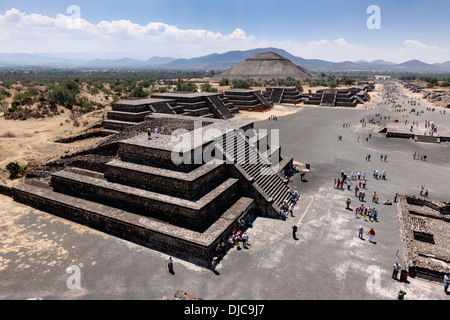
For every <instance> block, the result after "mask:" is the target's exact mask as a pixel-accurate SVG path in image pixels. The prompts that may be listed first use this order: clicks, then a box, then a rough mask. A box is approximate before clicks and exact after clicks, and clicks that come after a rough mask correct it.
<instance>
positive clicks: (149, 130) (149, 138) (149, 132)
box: [147, 128, 152, 140]
mask: <svg viewBox="0 0 450 320" xmlns="http://www.w3.org/2000/svg"><path fill="white" fill-rule="evenodd" d="M147 136H148V140H152V129H150V128H148V129H147Z"/></svg>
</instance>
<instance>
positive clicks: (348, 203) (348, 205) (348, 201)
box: [345, 198, 352, 209]
mask: <svg viewBox="0 0 450 320" xmlns="http://www.w3.org/2000/svg"><path fill="white" fill-rule="evenodd" d="M345 203H346V204H347V209H350V204H351V203H352V200H351V199H350V198H347V200H346V201H345Z"/></svg>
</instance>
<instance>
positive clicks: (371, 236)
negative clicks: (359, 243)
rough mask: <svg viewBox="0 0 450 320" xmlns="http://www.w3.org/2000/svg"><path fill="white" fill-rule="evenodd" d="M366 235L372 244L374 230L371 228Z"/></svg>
mask: <svg viewBox="0 0 450 320" xmlns="http://www.w3.org/2000/svg"><path fill="white" fill-rule="evenodd" d="M367 234H368V235H369V241H370V242H373V237H374V236H375V230H373V228H371V229H370V230H369V232H367Z"/></svg>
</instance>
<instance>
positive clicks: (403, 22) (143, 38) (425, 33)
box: [0, 0, 450, 63]
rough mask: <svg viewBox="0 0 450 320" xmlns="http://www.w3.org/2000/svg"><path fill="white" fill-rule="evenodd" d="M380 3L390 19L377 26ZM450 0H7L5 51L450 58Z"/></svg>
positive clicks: (1, 42)
mask: <svg viewBox="0 0 450 320" xmlns="http://www.w3.org/2000/svg"><path fill="white" fill-rule="evenodd" d="M371 5H376V6H378V7H379V8H380V29H369V28H368V27H367V20H368V19H369V18H370V17H371V13H368V12H367V9H368V8H369V6H371ZM449 14H450V1H447V0H431V1H427V2H423V1H418V0H411V1H408V3H407V4H405V1H388V0H375V1H374V0H371V1H367V0H361V1H355V0H340V1H325V0H319V1H304V0H280V1H278V2H277V5H276V6H275V5H273V2H269V1H265V0H262V1H255V0H246V1H242V0H227V1H219V0H215V1H211V0H185V1H177V0H164V1H157V0H150V1H146V2H140V1H136V0H129V1H127V2H122V1H117V0H111V1H96V2H92V1H87V0H79V1H76V2H75V1H66V0H63V1H55V0H43V1H40V2H39V3H36V2H35V1H31V0H16V1H10V0H6V1H2V2H1V3H0V30H2V32H1V33H0V46H1V49H0V52H1V53H19V52H20V53H52V54H57V55H60V56H63V57H70V58H72V59H73V58H80V59H84V58H90V59H95V58H101V59H108V58H109V59H118V58H124V57H129V58H135V59H149V58H151V57H153V56H161V57H172V58H192V57H198V56H204V55H207V54H213V53H224V52H227V51H232V50H249V49H254V48H263V47H276V48H280V49H284V50H286V51H288V52H290V53H291V54H293V55H296V56H299V57H303V58H306V59H322V60H327V61H332V62H341V61H358V60H366V61H373V60H378V59H383V60H386V61H390V62H395V63H402V62H405V61H408V60H415V59H417V60H421V61H423V62H426V63H440V62H445V61H449V60H450V35H449V34H448V32H447V31H448V30H450V21H449V20H448V16H449Z"/></svg>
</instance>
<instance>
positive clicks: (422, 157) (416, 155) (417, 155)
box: [413, 152, 427, 161]
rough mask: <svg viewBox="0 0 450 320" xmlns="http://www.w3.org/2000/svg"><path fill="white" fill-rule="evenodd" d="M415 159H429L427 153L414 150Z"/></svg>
mask: <svg viewBox="0 0 450 320" xmlns="http://www.w3.org/2000/svg"><path fill="white" fill-rule="evenodd" d="M413 159H414V160H422V161H427V155H426V154H425V155H420V153H418V152H414V153H413Z"/></svg>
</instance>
